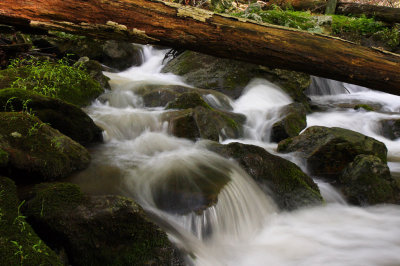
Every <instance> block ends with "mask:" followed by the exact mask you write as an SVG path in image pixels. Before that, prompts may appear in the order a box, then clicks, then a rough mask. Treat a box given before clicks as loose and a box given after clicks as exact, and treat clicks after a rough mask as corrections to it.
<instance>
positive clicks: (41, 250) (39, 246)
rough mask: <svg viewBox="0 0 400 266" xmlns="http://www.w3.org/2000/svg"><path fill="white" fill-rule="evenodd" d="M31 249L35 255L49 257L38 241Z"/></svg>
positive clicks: (41, 243)
mask: <svg viewBox="0 0 400 266" xmlns="http://www.w3.org/2000/svg"><path fill="white" fill-rule="evenodd" d="M32 249H33V250H34V251H35V252H37V253H43V254H44V255H47V256H48V255H49V253H47V252H46V247H45V246H44V244H43V242H42V240H38V242H37V243H36V244H34V245H33V246H32Z"/></svg>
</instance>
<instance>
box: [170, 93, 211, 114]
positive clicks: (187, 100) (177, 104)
mask: <svg viewBox="0 0 400 266" xmlns="http://www.w3.org/2000/svg"><path fill="white" fill-rule="evenodd" d="M197 106H202V107H204V108H206V109H210V110H211V109H212V108H211V107H210V106H209V105H208V104H207V103H206V102H205V101H204V100H203V98H201V95H200V94H199V93H197V92H185V93H182V94H181V95H179V96H178V97H177V98H176V99H175V100H173V101H171V102H169V103H168V105H167V107H166V109H189V108H196V107H197Z"/></svg>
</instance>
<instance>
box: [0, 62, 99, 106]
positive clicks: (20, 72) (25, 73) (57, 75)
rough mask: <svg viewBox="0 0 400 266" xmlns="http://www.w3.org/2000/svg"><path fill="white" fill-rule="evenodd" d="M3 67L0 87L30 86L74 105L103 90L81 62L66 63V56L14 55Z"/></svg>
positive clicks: (85, 101)
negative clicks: (44, 57)
mask: <svg viewBox="0 0 400 266" xmlns="http://www.w3.org/2000/svg"><path fill="white" fill-rule="evenodd" d="M4 71H5V72H3V71H1V72H3V73H0V79H1V78H2V76H8V80H7V79H5V80H3V82H2V83H3V84H2V85H3V86H2V87H5V86H6V87H7V85H8V87H10V88H20V89H24V90H32V91H34V92H37V93H39V94H41V95H44V96H49V97H54V98H59V99H61V100H64V101H67V102H69V103H72V104H75V105H78V106H83V105H87V104H89V103H90V101H92V100H93V99H94V98H96V97H97V96H99V95H100V94H101V93H102V91H103V89H102V88H101V86H100V84H99V83H98V82H96V81H95V80H93V79H92V78H91V77H90V75H89V74H88V73H87V72H86V71H85V70H84V69H83V67H82V66H81V65H77V66H70V65H69V64H68V60H67V59H60V60H58V61H57V62H53V61H50V60H38V59H34V58H31V59H22V60H19V59H14V60H13V61H12V62H11V64H10V65H9V66H8V69H7V70H4ZM5 82H6V83H8V84H5Z"/></svg>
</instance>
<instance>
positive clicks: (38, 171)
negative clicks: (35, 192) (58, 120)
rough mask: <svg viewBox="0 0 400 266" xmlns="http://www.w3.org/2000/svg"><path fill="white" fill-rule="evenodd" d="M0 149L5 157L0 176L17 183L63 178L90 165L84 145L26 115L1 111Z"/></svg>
mask: <svg viewBox="0 0 400 266" xmlns="http://www.w3.org/2000/svg"><path fill="white" fill-rule="evenodd" d="M0 149H2V150H3V151H5V152H7V154H8V163H7V165H6V166H5V167H1V168H0V174H3V175H8V176H9V177H11V178H12V179H13V180H14V181H16V182H17V183H36V182H39V181H44V180H56V179H59V178H63V177H66V176H68V175H69V174H71V173H72V172H74V171H76V170H81V169H84V168H86V167H87V166H88V165H89V162H90V155H89V153H88V151H87V150H86V149H85V148H84V147H83V146H81V145H80V144H78V143H76V142H75V141H73V140H72V139H70V138H69V137H67V136H65V135H63V134H61V133H60V132H59V131H58V130H55V129H53V128H51V127H50V126H48V125H46V124H44V123H43V122H42V121H40V120H39V119H37V118H36V117H34V116H32V115H28V114H25V113H15V112H11V113H8V112H0Z"/></svg>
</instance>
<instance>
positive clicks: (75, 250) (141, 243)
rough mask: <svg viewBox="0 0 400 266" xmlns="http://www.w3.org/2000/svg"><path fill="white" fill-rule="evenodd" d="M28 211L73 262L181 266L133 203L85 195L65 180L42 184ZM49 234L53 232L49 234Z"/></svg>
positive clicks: (42, 232)
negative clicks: (64, 181)
mask: <svg viewBox="0 0 400 266" xmlns="http://www.w3.org/2000/svg"><path fill="white" fill-rule="evenodd" d="M30 197H31V198H30V199H29V200H28V201H27V208H26V211H25V213H26V215H27V216H28V218H29V220H30V221H31V222H32V225H33V226H34V228H35V230H36V231H37V232H38V234H39V235H42V237H43V239H46V241H47V242H48V243H51V245H52V246H54V247H55V248H57V249H65V251H66V253H67V256H68V259H69V261H70V263H71V264H72V265H183V262H182V260H181V259H180V258H179V256H178V254H177V251H176V249H175V248H174V247H173V246H172V244H171V243H170V242H169V240H168V237H167V235H166V233H165V232H163V231H162V230H161V229H160V228H159V227H158V226H156V225H155V224H154V223H152V222H151V221H150V220H149V219H148V218H147V216H146V214H145V213H144V211H143V209H142V208H141V207H140V206H138V205H137V204H136V203H135V202H134V201H132V200H130V199H127V198H124V197H120V196H84V195H83V194H82V193H81V191H80V189H79V187H77V186H76V185H73V184H67V183H47V184H39V185H37V186H35V187H34V188H33V191H32V193H31V195H30ZM49 232H50V233H49Z"/></svg>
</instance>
